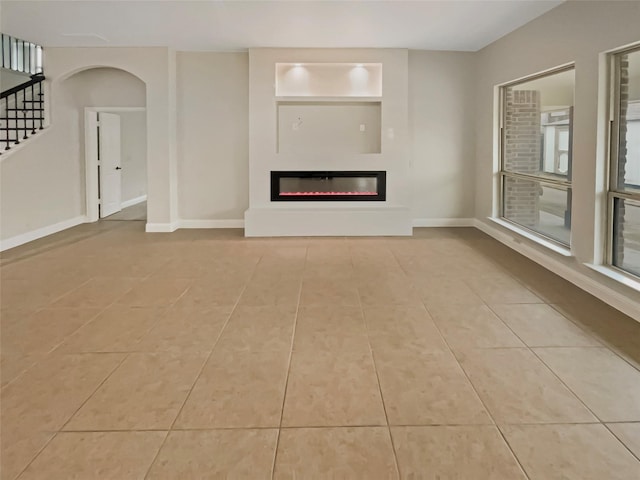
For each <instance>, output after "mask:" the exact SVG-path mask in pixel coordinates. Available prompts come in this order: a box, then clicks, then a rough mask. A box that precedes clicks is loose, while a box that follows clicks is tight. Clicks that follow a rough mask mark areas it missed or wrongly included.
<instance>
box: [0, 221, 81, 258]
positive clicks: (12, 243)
mask: <svg viewBox="0 0 640 480" xmlns="http://www.w3.org/2000/svg"><path fill="white" fill-rule="evenodd" d="M87 221H88V220H87V217H86V216H85V215H80V216H79V217H75V218H71V219H69V220H64V221H62V222H58V223H55V224H53V225H49V226H47V227H42V228H38V229H36V230H32V231H30V232H27V233H23V234H21V235H16V236H15V237H11V238H7V239H6V240H1V241H0V252H4V251H5V250H9V249H10V248H15V247H19V246H20V245H24V244H25V243H28V242H33V241H34V240H38V239H39V238H43V237H47V236H49V235H53V234H54V233H58V232H61V231H62V230H66V229H67V228H71V227H75V226H77V225H80V224H81V223H86V222H87Z"/></svg>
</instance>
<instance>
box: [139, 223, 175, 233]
mask: <svg viewBox="0 0 640 480" xmlns="http://www.w3.org/2000/svg"><path fill="white" fill-rule="evenodd" d="M178 228H179V222H178V221H176V222H171V223H147V224H146V225H145V228H144V231H145V232H147V233H171V232H175V231H176V230H177V229H178Z"/></svg>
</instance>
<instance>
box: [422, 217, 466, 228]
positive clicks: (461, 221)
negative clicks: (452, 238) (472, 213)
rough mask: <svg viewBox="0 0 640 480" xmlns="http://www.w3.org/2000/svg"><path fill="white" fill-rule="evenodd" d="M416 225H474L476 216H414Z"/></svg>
mask: <svg viewBox="0 0 640 480" xmlns="http://www.w3.org/2000/svg"><path fill="white" fill-rule="evenodd" d="M413 226H414V227H473V226H475V218H414V219H413Z"/></svg>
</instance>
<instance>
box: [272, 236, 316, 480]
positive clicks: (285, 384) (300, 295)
mask: <svg viewBox="0 0 640 480" xmlns="http://www.w3.org/2000/svg"><path fill="white" fill-rule="evenodd" d="M308 254H309V247H308V246H307V247H305V256H304V265H306V263H307V256H308ZM304 270H305V267H304V266H303V268H302V274H303V275H302V276H301V277H300V286H299V287H298V302H297V304H296V314H295V319H294V321H293V332H292V334H291V349H290V350H289V362H288V364H287V376H286V378H285V381H284V392H283V395H282V410H280V424H279V426H278V435H277V436H276V447H275V449H274V451H273V464H272V465H271V479H273V477H274V475H275V473H276V461H277V460H278V448H280V433H281V432H282V419H283V418H284V405H285V402H286V401H287V389H288V387H289V375H290V374H291V361H292V359H293V344H294V342H295V338H296V329H297V327H298V315H299V313H300V300H301V297H302V286H303V284H304Z"/></svg>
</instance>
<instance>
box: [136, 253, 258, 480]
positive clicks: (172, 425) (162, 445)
mask: <svg viewBox="0 0 640 480" xmlns="http://www.w3.org/2000/svg"><path fill="white" fill-rule="evenodd" d="M256 266H257V263H256V265H254V272H255V269H256ZM248 283H249V281H247V282H246V283H245V284H244V287H243V288H242V291H241V292H240V295H238V298H237V299H236V302H235V304H234V305H233V308H232V309H231V311H230V312H229V314H228V315H229V316H228V317H227V320H226V321H225V322H224V325H223V326H222V328H221V329H220V332H219V333H218V336H217V338H216V341H215V342H214V343H213V346H212V347H211V350H210V351H209V354H208V355H207V356H206V358H205V359H204V362H202V366H201V367H200V370H199V371H198V374H197V375H196V377H195V379H194V381H193V383H192V384H191V388H190V389H189V392H187V395H186V396H185V397H184V400H183V402H182V405H180V408H179V409H178V413H177V414H176V416H175V418H174V419H173V422H171V425H170V426H169V429H168V430H167V435H166V436H165V437H164V440H163V441H162V443H161V444H160V448H158V451H157V452H156V455H155V456H154V457H153V461H152V462H151V463H150V464H149V468H148V469H147V471H146V473H145V475H144V480H146V478H147V477H148V476H149V472H151V469H152V468H153V465H154V464H155V463H156V460H157V459H158V456H159V455H160V452H161V451H162V448H163V447H164V445H165V443H166V442H167V439H168V438H169V434H170V433H171V432H172V431H173V430H174V427H175V424H176V422H177V421H178V418H179V417H180V414H181V413H182V410H183V409H184V406H185V405H186V404H187V401H188V400H189V397H191V393H192V392H193V390H194V388H195V386H196V384H197V383H198V380H200V377H201V376H202V372H203V371H204V369H205V367H206V366H207V363H209V359H211V357H212V356H213V352H214V350H215V348H216V345H218V342H219V341H220V338H221V337H222V334H223V333H224V331H225V330H226V328H227V325H229V322H230V321H231V317H233V313H234V312H235V310H236V308H237V307H238V304H239V303H240V299H241V298H242V295H243V293H244V291H245V290H246V288H247V285H248ZM187 290H189V288H187V289H186V290H185V292H183V294H182V295H184V294H185V293H186V291H187ZM182 295H181V296H182ZM177 301H178V300H176V302H177ZM174 304H175V302H174ZM149 331H151V329H149V330H148V331H147V333H149ZM145 335H146V333H145Z"/></svg>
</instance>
